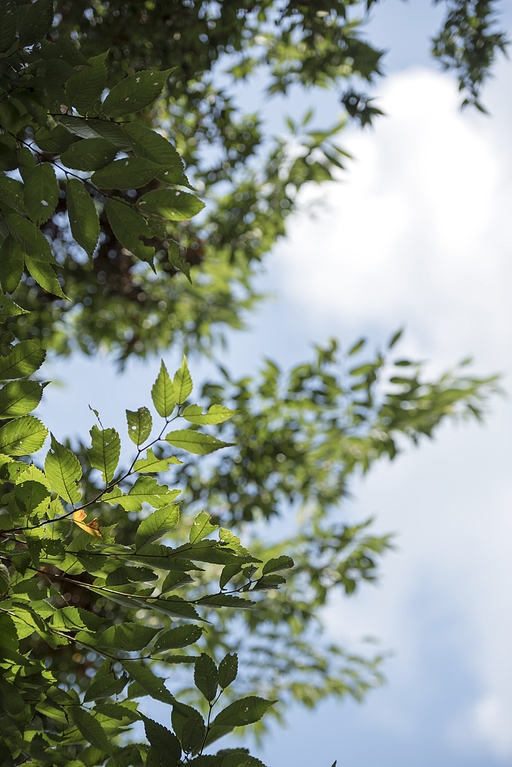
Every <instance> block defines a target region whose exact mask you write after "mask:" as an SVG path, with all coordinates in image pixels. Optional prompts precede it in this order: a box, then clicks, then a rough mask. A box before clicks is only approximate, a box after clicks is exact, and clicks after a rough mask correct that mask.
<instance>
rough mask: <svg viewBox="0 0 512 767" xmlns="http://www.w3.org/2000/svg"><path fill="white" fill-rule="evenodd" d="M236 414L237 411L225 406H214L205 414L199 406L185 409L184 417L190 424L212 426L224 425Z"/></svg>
mask: <svg viewBox="0 0 512 767" xmlns="http://www.w3.org/2000/svg"><path fill="white" fill-rule="evenodd" d="M235 413H236V410H230V409H229V408H227V407H224V405H212V406H211V407H209V408H208V411H207V412H206V413H203V409H202V407H200V406H199V405H189V406H188V407H186V408H185V410H184V411H183V413H182V415H183V418H185V420H187V421H190V423H198V424H200V425H201V424H204V425H210V424H217V423H222V422H223V421H226V420H227V419H228V418H231V416H233V415H234V414H235Z"/></svg>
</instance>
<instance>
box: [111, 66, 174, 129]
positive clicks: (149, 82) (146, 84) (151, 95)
mask: <svg viewBox="0 0 512 767" xmlns="http://www.w3.org/2000/svg"><path fill="white" fill-rule="evenodd" d="M172 71H173V69H166V70H164V71H162V72H156V71H149V70H148V71H142V72H135V73H134V74H133V75H129V76H128V77H125V79H124V80H121V82H120V83H118V84H117V85H115V86H114V87H113V88H112V90H111V91H110V93H109V94H108V96H107V98H106V99H105V101H104V102H103V105H102V112H103V113H105V114H107V115H109V116H110V117H123V116H124V115H129V114H133V112H140V110H141V109H144V107H147V106H149V105H150V104H152V103H153V102H154V101H155V100H156V99H157V98H158V96H159V95H160V94H161V92H162V91H163V89H164V86H165V83H166V82H167V78H168V77H169V75H170V74H171V72H172Z"/></svg>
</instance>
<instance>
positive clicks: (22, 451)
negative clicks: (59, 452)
mask: <svg viewBox="0 0 512 767" xmlns="http://www.w3.org/2000/svg"><path fill="white" fill-rule="evenodd" d="M47 434H48V429H47V428H46V427H45V426H43V424H42V423H41V421H39V419H37V418H34V416H32V415H25V416H22V417H21V418H16V419H15V420H13V421H9V423H7V424H6V425H5V426H2V428H1V429H0V453H6V454H7V455H30V454H31V453H36V452H37V451H38V450H40V449H41V448H42V446H43V445H44V442H45V439H46V436H47Z"/></svg>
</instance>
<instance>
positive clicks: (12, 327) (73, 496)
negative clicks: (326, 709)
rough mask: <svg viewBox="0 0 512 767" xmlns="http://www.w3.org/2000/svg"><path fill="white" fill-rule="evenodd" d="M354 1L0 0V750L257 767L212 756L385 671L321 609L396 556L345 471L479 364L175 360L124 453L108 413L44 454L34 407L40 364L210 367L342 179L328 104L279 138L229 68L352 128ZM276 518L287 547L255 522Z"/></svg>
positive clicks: (357, 467) (480, 389)
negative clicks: (312, 124) (433, 372)
mask: <svg viewBox="0 0 512 767" xmlns="http://www.w3.org/2000/svg"><path fill="white" fill-rule="evenodd" d="M373 5H375V3H374V2H370V1H369V2H367V3H365V4H362V3H359V2H355V1H351V0H343V1H342V0H330V1H329V0H324V1H323V2H320V3H319V2H315V3H314V4H312V3H303V4H292V3H289V2H276V1H275V0H273V1H271V0H263V1H262V2H260V3H257V4H256V3H254V2H249V0H240V2H236V3H233V2H218V3H209V2H194V1H193V0H183V1H182V2H181V1H180V2H178V1H177V0H176V1H175V0H173V1H171V0H168V1H167V2H162V3H158V4H156V3H153V2H149V1H148V2H145V3H141V4H134V3H122V2H121V3H117V4H113V3H110V4H109V3H106V2H105V3H102V2H91V3H86V4H84V3H75V2H72V1H71V2H70V1H69V0H67V1H66V2H57V3H56V4H55V7H54V4H53V3H52V2H51V0H36V1H35V2H25V1H24V0H22V1H21V2H18V1H16V0H0V12H1V14H2V20H3V23H2V28H1V31H0V81H1V82H0V86H1V90H2V96H1V99H0V238H1V245H0V285H1V289H2V291H1V296H0V321H1V322H2V324H3V326H4V328H3V332H2V335H1V337H0V380H1V381H2V382H3V386H2V388H1V390H0V419H1V420H2V422H3V425H2V426H1V427H0V472H1V477H2V484H3V491H2V493H3V494H2V507H1V509H0V530H1V545H0V556H1V564H0V623H1V631H0V642H1V644H2V660H1V661H0V665H1V667H2V679H1V680H0V700H1V703H2V706H3V709H4V711H5V724H4V726H3V728H2V733H1V738H2V740H1V741H0V761H1V763H2V764H6V765H7V766H8V767H10V766H11V765H21V764H26V765H34V766H36V765H37V766H38V767H39V766H40V765H46V764H52V765H63V766H64V765H66V767H68V765H69V766H70V767H75V766H76V767H94V765H103V764H108V765H109V767H122V765H133V767H136V766H138V765H144V764H145V765H148V767H159V765H164V764H166V765H171V766H172V765H183V764H190V765H197V766H198V767H201V765H213V766H215V765H218V767H221V766H222V767H242V766H243V765H247V766H248V767H250V765H257V764H261V762H259V761H258V760H257V759H256V758H254V757H253V756H251V755H250V754H249V753H248V751H247V750H246V749H244V748H239V747H236V746H235V747H232V748H221V750H220V751H217V753H214V750H215V749H213V750H212V748H210V745H211V744H213V743H214V742H215V741H217V740H218V739H219V738H220V737H222V736H224V735H225V734H227V733H229V732H231V731H232V730H233V729H235V728H238V727H244V726H247V725H251V724H257V727H259V728H260V731H263V728H264V726H265V725H264V721H265V720H263V722H260V720H261V719H262V717H263V715H264V714H266V713H267V712H268V714H269V715H271V714H272V713H273V714H274V715H275V716H278V717H283V715H284V713H285V711H286V707H287V705H288V704H289V703H290V702H291V701H292V700H296V701H300V702H301V703H303V704H305V705H307V706H314V705H315V704H316V703H317V702H318V701H320V700H322V699H324V698H325V697H326V696H329V695H335V696H341V695H343V694H346V693H349V694H352V695H353V696H355V697H356V698H358V699H359V698H361V697H362V696H363V695H364V693H365V692H366V690H367V689H369V688H370V687H372V686H374V685H375V684H378V683H379V680H380V678H381V676H380V674H381V672H380V668H379V658H376V657H368V656H362V655H356V654H354V653H351V652H349V651H348V650H347V649H346V648H343V647H342V646H341V645H333V644H332V643H331V644H329V643H327V642H326V641H325V639H324V638H323V636H322V625H321V621H320V619H319V614H318V611H319V608H321V607H322V606H323V605H324V604H325V603H326V601H327V599H328V596H329V593H330V592H331V590H332V589H333V588H338V589H342V590H343V591H344V592H345V593H346V594H352V593H353V592H354V591H356V590H357V588H358V585H359V584H360V583H361V582H363V581H371V580H374V579H375V578H376V576H377V569H378V561H379V557H380V556H381V555H382V554H383V553H384V552H385V551H386V550H387V549H388V548H389V547H390V546H391V540H390V537H389V536H376V535H374V534H373V533H372V531H371V520H368V521H366V522H364V523H362V524H359V525H356V526H353V525H352V526H350V525H347V524H344V523H343V521H342V517H341V515H340V505H341V503H342V500H343V498H344V496H345V494H346V492H347V485H348V483H349V481H350V478H351V476H352V475H353V474H354V473H356V472H366V471H367V470H368V469H369V468H370V467H371V466H372V464H373V463H374V461H377V460H379V459H381V458H382V457H384V456H387V457H388V458H389V459H393V458H394V457H395V456H396V455H397V453H398V452H399V450H400V449H401V448H403V447H404V446H405V445H406V444H407V443H410V442H412V443H417V442H418V441H419V440H420V439H421V438H422V437H430V436H431V435H432V433H433V432H434V430H435V429H436V427H437V426H438V424H439V423H441V422H442V421H443V420H444V419H446V418H453V417H459V416H464V415H476V416H479V415H480V407H481V402H482V400H485V399H486V398H487V397H488V396H489V394H490V393H491V392H492V391H493V390H494V389H495V387H496V384H495V381H494V379H492V378H475V377H473V376H470V375H468V374H466V373H465V371H464V369H463V368H461V367H459V368H456V369H454V370H452V371H450V372H448V373H446V374H445V375H443V376H441V377H439V378H437V379H434V380H432V379H431V378H429V377H427V376H426V374H425V372H424V370H423V367H422V365H421V363H418V362H415V361H413V360H408V359H403V358H401V357H400V355H398V354H397V351H396V348H397V344H398V343H399V338H400V333H397V334H395V335H394V336H393V337H392V338H391V340H390V342H389V344H388V347H387V348H386V349H385V350H382V351H381V352H377V353H375V354H372V353H371V352H369V351H367V350H366V347H365V345H364V341H359V342H357V343H356V344H354V345H353V347H352V348H349V349H348V350H347V351H346V352H343V353H341V352H340V351H339V349H338V346H337V343H336V342H335V341H332V342H329V343H328V344H325V345H320V346H318V347H317V348H316V349H315V350H314V358H313V359H312V360H311V361H307V362H305V363H303V364H301V365H298V366H297V367H295V368H294V369H293V370H292V371H290V372H289V373H286V372H285V371H282V370H281V369H280V368H279V366H278V365H277V364H276V363H274V362H271V361H267V362H266V363H265V364H264V366H263V367H262V369H261V371H260V372H259V373H257V374H256V375H255V376H254V377H253V378H243V379H241V380H233V379H232V377H231V376H230V374H229V373H228V371H226V370H224V369H223V368H220V369H219V377H218V379H217V380H215V381H210V382H206V383H204V384H203V385H202V387H201V389H200V391H198V390H197V388H196V390H195V391H194V389H193V383H192V379H191V376H190V372H189V368H188V365H187V360H186V357H184V358H183V363H182V365H181V367H180V368H179V369H178V370H177V371H175V372H174V374H173V375H170V374H169V372H168V370H167V367H166V365H165V362H164V361H162V363H161V369H160V372H159V375H158V377H157V379H156V381H155V382H154V383H153V385H152V387H150V385H149V383H148V392H147V395H146V397H141V400H142V401H141V406H140V407H139V408H138V409H137V410H136V411H133V412H132V411H128V410H127V411H126V418H127V423H126V426H127V435H126V436H127V438H128V440H129V441H130V442H131V443H132V445H133V459H132V460H131V462H130V463H129V465H127V466H120V465H119V459H120V454H121V436H120V435H119V433H118V432H117V431H116V430H115V429H113V428H111V427H109V426H108V425H107V426H104V425H103V419H106V417H108V414H103V413H101V414H100V413H96V412H95V411H94V412H91V424H92V425H91V430H90V439H89V440H88V442H87V443H86V444H84V443H79V444H76V442H75V443H72V442H67V443H66V444H60V443H59V442H58V441H57V440H56V439H55V437H54V436H53V435H52V434H49V432H48V429H47V427H46V426H45V425H43V424H42V422H41V421H40V420H39V419H38V418H37V417H36V416H34V415H33V412H34V411H35V410H36V409H37V406H38V404H39V402H40V401H41V398H42V396H43V393H44V388H45V386H46V384H47V382H46V381H44V380H41V378H40V377H38V376H41V374H42V373H44V368H43V369H41V366H42V365H43V363H44V360H45V357H46V355H47V354H50V355H55V354H71V353H72V352H74V351H76V350H81V351H82V352H85V353H87V354H96V353H99V352H100V351H102V350H106V351H109V352H111V353H112V354H113V355H115V356H116V358H117V360H118V362H121V364H122V363H123V361H125V360H126V359H128V358H129V357H130V355H138V356H145V355H148V354H154V353H159V354H164V353H165V351H166V350H167V349H168V348H169V345H170V344H171V343H175V344H176V343H178V344H180V346H181V347H182V348H183V350H184V351H185V352H187V353H189V352H195V353H197V352H202V353H209V354H211V355H213V356H214V358H215V356H216V354H217V349H218V339H219V337H220V336H221V335H222V333H223V332H224V331H225V329H226V328H228V327H231V328H239V327H242V326H243V320H244V314H245V313H246V312H247V311H249V310H250V309H251V307H253V306H254V305H255V303H256V302H257V301H258V300H260V298H261V297H260V296H258V294H257V291H256V290H255V288H254V284H253V283H254V276H255V274H256V272H257V269H258V268H259V267H258V264H259V263H260V262H261V261H262V259H263V258H264V257H265V256H266V255H267V254H268V253H269V251H270V250H271V248H272V246H273V245H274V244H275V242H276V240H277V239H278V238H279V237H281V236H283V235H284V234H285V232H286V224H287V221H289V220H290V218H289V217H290V214H291V213H293V212H295V211H296V210H297V208H298V204H299V203H298V195H299V192H300V190H301V189H302V188H303V186H304V184H306V183H309V182H316V183H321V182H322V181H325V180H330V179H332V178H333V174H334V173H335V172H337V170H338V169H340V168H341V169H342V168H343V159H344V157H345V152H344V150H343V149H342V148H341V147H340V146H339V145H338V140H339V133H340V131H341V130H342V128H343V125H344V124H345V119H344V120H342V121H340V122H338V123H337V124H335V125H334V126H330V127H329V128H327V129H325V130H312V129H308V122H309V116H308V115H307V116H306V119H305V120H303V122H302V123H300V121H299V122H297V121H294V120H291V119H290V121H289V127H290V131H291V133H290V138H289V140H288V139H283V138H278V137H273V136H270V135H267V133H266V132H265V130H264V129H263V127H262V125H261V122H260V120H259V117H258V115H257V114H254V115H251V116H247V115H242V114H240V111H239V110H238V109H237V107H236V101H235V100H234V97H233V96H232V95H230V90H229V86H221V85H219V82H221V81H222V78H224V79H225V78H228V81H229V82H230V83H231V84H233V83H236V82H237V81H239V80H241V79H246V78H250V77H251V75H252V73H254V72H261V71H263V72H264V73H265V76H266V78H267V80H268V93H269V98H271V97H272V96H273V95H274V94H279V93H286V92H288V91H289V89H290V88H292V87H301V88H310V87H328V88H335V89H340V102H341V103H342V104H343V105H344V107H345V110H346V113H347V118H346V119H351V120H356V121H358V122H359V123H360V124H361V125H363V126H364V125H365V124H367V123H369V122H371V121H372V119H373V118H374V117H376V116H378V115H379V114H380V110H379V109H378V107H377V106H375V105H374V103H373V102H372V99H371V97H370V96H369V95H367V94H365V93H362V92H360V90H361V87H362V86H361V82H362V83H363V84H364V83H366V84H368V85H371V83H372V82H373V81H374V80H375V78H376V77H377V76H379V75H380V68H379V67H380V61H381V58H382V52H381V51H378V50H376V49H375V48H374V47H373V46H372V45H371V44H370V43H368V42H366V41H365V39H364V37H363V27H362V25H361V23H360V21H358V20H357V18H356V16H357V13H364V12H367V11H368V10H370V9H371V6H373ZM446 10H447V18H446V24H445V25H444V27H443V29H442V31H441V32H440V34H439V36H438V38H437V39H436V40H435V41H434V44H433V46H434V47H433V53H434V55H435V56H437V57H438V58H440V60H441V62H442V63H443V64H444V65H446V66H449V67H452V68H454V69H455V70H456V72H457V75H458V77H459V80H460V84H461V89H462V90H463V91H464V94H465V95H464V99H465V101H467V102H469V103H473V104H476V105H477V106H478V105H479V89H480V86H481V84H482V82H483V79H484V77H485V75H486V74H487V72H488V70H489V68H490V66H491V65H492V63H493V59H494V56H495V53H496V51H497V50H499V49H503V48H504V45H505V39H504V35H503V33H502V32H499V31H495V28H494V23H493V19H494V15H493V14H494V13H495V9H494V3H492V2H461V1H460V0H458V1H457V2H446ZM38 371H39V372H38ZM193 393H194V397H192V394H193ZM198 400H199V403H198ZM150 408H151V410H150ZM177 419H181V421H180V423H179V425H178V424H175V421H177ZM176 426H178V428H175V427H176ZM70 436H74V435H70ZM123 439H124V438H123ZM125 441H126V440H125ZM43 448H45V451H46V452H45V457H44V459H42V458H41V457H40V454H39V451H40V450H42V449H43ZM217 451H220V452H217ZM210 454H212V458H211V459H208V460H205V459H204V458H203V456H206V455H210ZM32 456H34V457H32ZM181 499H183V500H182V501H181ZM205 507H206V508H207V510H206V511H205V510H204V508H205ZM283 514H286V515H287V517H288V524H287V533H286V535H283V537H282V538H280V539H278V540H273V541H270V540H269V539H268V538H266V537H265V536H264V535H263V536H261V534H258V533H257V532H256V527H255V526H254V525H253V524H252V523H253V522H254V521H259V522H261V521H262V520H270V519H272V518H273V517H275V516H276V515H283ZM221 695H222V696H223V697H222V699H221V700H220V696H221ZM144 696H150V697H151V698H153V699H154V700H157V701H160V702H163V703H165V704H167V705H168V706H169V708H170V710H171V711H172V715H171V722H172V728H171V729H169V728H168V727H164V726H163V725H161V724H159V723H157V722H155V721H153V720H152V719H151V718H148V716H146V715H145V714H144V713H143V712H141V710H140V709H139V707H138V699H139V698H141V697H144ZM137 723H139V725H142V726H143V729H144V733H145V739H144V738H143V736H142V735H141V734H140V733H141V732H142V730H139V729H137Z"/></svg>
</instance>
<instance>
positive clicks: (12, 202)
mask: <svg viewBox="0 0 512 767" xmlns="http://www.w3.org/2000/svg"><path fill="white" fill-rule="evenodd" d="M24 198H25V186H24V184H22V183H21V181H17V180H16V179H15V178H9V176H6V175H4V174H3V173H2V174H1V175H0V202H1V203H6V204H7V205H8V206H9V208H13V209H14V210H15V211H16V212H17V213H21V214H23V213H26V212H27V210H26V208H25V199H24Z"/></svg>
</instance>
